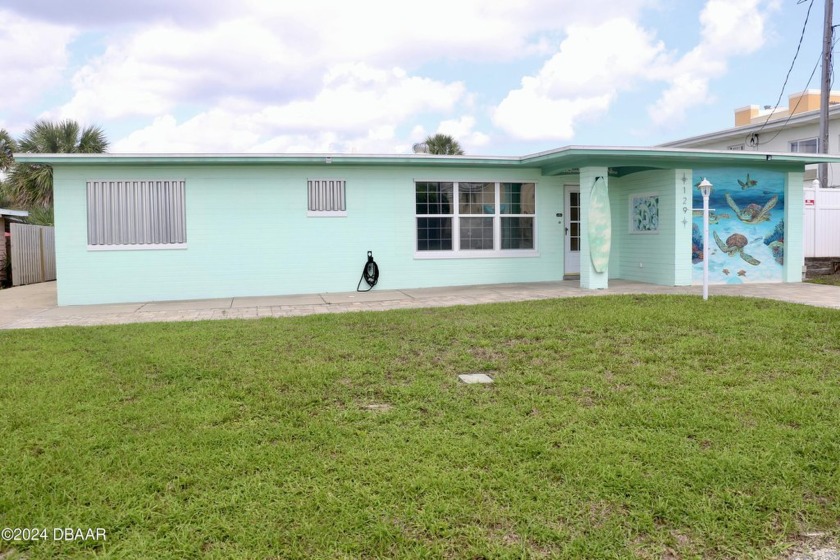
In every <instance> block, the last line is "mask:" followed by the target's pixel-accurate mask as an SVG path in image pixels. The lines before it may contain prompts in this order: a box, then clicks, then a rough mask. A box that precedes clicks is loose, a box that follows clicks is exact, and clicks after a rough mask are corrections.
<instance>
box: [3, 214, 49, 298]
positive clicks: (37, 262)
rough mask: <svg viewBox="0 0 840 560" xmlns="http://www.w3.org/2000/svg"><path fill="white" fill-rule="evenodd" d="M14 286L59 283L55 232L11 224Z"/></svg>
mask: <svg viewBox="0 0 840 560" xmlns="http://www.w3.org/2000/svg"><path fill="white" fill-rule="evenodd" d="M9 225H10V226H11V228H10V230H9V233H10V234H11V238H12V286H21V285H23V284H37V283H38V282H48V281H50V280H55V228H53V227H50V226H32V225H28V224H14V223H13V224H9Z"/></svg>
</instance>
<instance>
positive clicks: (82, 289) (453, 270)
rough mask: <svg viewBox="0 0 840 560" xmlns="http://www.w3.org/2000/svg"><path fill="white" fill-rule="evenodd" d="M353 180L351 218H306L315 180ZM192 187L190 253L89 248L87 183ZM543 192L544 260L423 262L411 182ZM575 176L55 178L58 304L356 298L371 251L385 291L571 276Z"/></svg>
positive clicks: (87, 172)
mask: <svg viewBox="0 0 840 560" xmlns="http://www.w3.org/2000/svg"><path fill="white" fill-rule="evenodd" d="M325 178H340V179H345V180H346V181H347V183H346V185H347V186H346V192H347V216H346V217H307V207H306V204H307V192H306V185H307V179H325ZM152 179H156V180H161V179H179V180H181V179H183V180H185V181H186V224H187V225H186V227H187V246H186V248H185V249H157V250H149V249H141V250H88V246H87V225H86V224H87V208H86V182H87V181H90V180H152ZM415 180H418V181H435V180H437V181H458V180H462V181H466V180H469V181H512V182H535V183H536V184H537V187H536V243H537V251H538V256H515V257H498V256H494V257H486V258H445V259H428V258H418V257H417V256H416V255H415V247H416V239H415V236H416V232H415V228H416V226H415V190H414V181H415ZM568 180H569V179H568V177H566V178H565V179H564V178H563V177H543V176H541V174H540V172H539V170H536V169H520V170H507V169H496V170H494V169H487V168H480V169H479V168H475V169H469V168H467V169H447V170H434V169H431V168H428V167H426V168H419V167H417V168H413V167H405V168H393V167H391V168H382V167H340V166H336V167H331V166H330V167H325V166H317V167H307V166H299V167H292V166H282V167H281V166H275V165H214V166H198V165H196V166H190V165H180V166H178V165H158V166H128V165H126V166H120V167H115V166H110V167H107V168H99V167H93V166H91V167H83V166H78V167H61V166H58V167H56V169H55V177H54V185H55V223H56V249H57V269H58V277H59V283H58V303H59V305H76V304H92V303H120V302H135V301H164V300H180V299H202V298H217V297H231V296H266V295H283V294H298V293H317V292H336V291H340V292H346V291H352V290H354V289H355V287H356V285H357V283H358V281H359V276H360V274H361V270H362V267H363V264H364V263H365V260H366V254H367V251H372V252H373V255H374V258H375V259H376V261H377V263H378V264H379V267H380V271H381V276H380V279H379V284H378V286H377V289H384V290H387V289H400V288H414V287H430V286H443V285H467V284H487V283H504V282H525V281H550V280H560V279H562V277H563V240H564V239H563V227H562V225H560V224H558V223H557V219H556V218H555V213H557V212H562V211H563V189H562V185H563V183H564V182H568Z"/></svg>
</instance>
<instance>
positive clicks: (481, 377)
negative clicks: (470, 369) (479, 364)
mask: <svg viewBox="0 0 840 560" xmlns="http://www.w3.org/2000/svg"><path fill="white" fill-rule="evenodd" d="M458 379H460V380H461V381H463V382H464V383H467V384H473V383H493V378H492V377H490V376H489V375H487V374H486V373H462V374H460V375H459V376H458Z"/></svg>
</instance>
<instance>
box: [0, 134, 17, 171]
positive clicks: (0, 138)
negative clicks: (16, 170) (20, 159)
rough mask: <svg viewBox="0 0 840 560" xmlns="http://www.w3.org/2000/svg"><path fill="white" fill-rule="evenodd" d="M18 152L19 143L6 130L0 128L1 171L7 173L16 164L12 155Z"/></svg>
mask: <svg viewBox="0 0 840 560" xmlns="http://www.w3.org/2000/svg"><path fill="white" fill-rule="evenodd" d="M17 150H18V147H17V142H15V139H14V138H12V135H11V134H9V131H8V130H6V129H5V128H0V171H6V170H7V169H9V168H10V167H11V166H12V164H13V163H14V161H15V160H14V158H12V154H13V153H14V152H16V151H17Z"/></svg>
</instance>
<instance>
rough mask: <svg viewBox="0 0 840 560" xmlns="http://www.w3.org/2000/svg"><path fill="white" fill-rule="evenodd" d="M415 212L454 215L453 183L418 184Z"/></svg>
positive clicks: (416, 187)
mask: <svg viewBox="0 0 840 560" xmlns="http://www.w3.org/2000/svg"><path fill="white" fill-rule="evenodd" d="M415 193H416V196H415V201H416V209H415V212H416V213H417V214H418V215H422V214H452V183H417V184H416V185H415Z"/></svg>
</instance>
